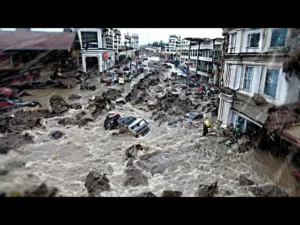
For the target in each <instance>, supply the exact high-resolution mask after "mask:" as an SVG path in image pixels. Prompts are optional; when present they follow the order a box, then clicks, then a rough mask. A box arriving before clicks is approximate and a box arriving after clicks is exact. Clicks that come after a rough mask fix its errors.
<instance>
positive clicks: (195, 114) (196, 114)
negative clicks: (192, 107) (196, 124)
mask: <svg viewBox="0 0 300 225" xmlns="http://www.w3.org/2000/svg"><path fill="white" fill-rule="evenodd" d="M202 117H203V115H202V114H200V113H199V112H189V113H187V114H186V115H185V116H184V119H185V120H189V121H192V120H196V119H200V118H202Z"/></svg>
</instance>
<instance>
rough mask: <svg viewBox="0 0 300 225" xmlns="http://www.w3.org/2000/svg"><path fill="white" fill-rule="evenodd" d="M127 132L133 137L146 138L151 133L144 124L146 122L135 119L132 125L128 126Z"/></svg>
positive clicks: (148, 127)
mask: <svg viewBox="0 0 300 225" xmlns="http://www.w3.org/2000/svg"><path fill="white" fill-rule="evenodd" d="M128 130H129V131H130V132H131V133H132V134H133V135H134V136H135V137H137V138H138V137H146V136H148V135H149V134H150V132H151V127H150V126H149V124H148V123H147V122H146V120H144V119H141V118H137V119H136V120H135V121H134V122H133V123H132V124H130V125H129V126H128Z"/></svg>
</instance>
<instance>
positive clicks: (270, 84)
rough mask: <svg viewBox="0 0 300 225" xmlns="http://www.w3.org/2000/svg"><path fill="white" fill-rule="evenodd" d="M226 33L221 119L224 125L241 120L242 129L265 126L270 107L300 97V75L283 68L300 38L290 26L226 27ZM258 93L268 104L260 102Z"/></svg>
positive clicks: (293, 101)
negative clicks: (257, 98) (257, 99)
mask: <svg viewBox="0 0 300 225" xmlns="http://www.w3.org/2000/svg"><path fill="white" fill-rule="evenodd" d="M223 35H224V37H225V43H224V48H223V50H224V52H223V53H224V64H223V74H222V82H221V83H222V87H223V89H222V92H221V94H220V96H219V98H220V105H219V112H218V121H220V122H221V123H222V126H223V127H227V126H228V125H229V124H233V125H234V126H235V125H236V124H237V122H239V123H240V124H242V127H241V128H242V131H246V130H247V129H248V128H249V127H250V128H251V127H253V126H257V127H260V128H262V127H263V125H264V123H265V122H266V119H267V118H268V108H269V107H271V106H272V105H275V106H280V105H284V104H292V103H295V102H297V101H298V100H299V96H300V92H299V90H300V89H299V88H300V81H299V78H298V77H297V76H287V74H286V73H285V72H284V71H283V64H284V62H285V61H286V60H288V58H289V56H290V54H291V52H292V49H293V47H292V46H291V44H293V45H295V43H296V42H298V40H299V37H297V35H295V33H294V32H292V29H287V28H276V29H272V28H253V29H249V28H248V29H247V28H235V29H228V28H223ZM294 40H296V42H295V41H294ZM258 95H259V96H261V97H262V98H264V99H265V103H262V104H261V103H257V101H256V100H255V96H258Z"/></svg>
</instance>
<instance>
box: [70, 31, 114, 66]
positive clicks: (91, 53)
mask: <svg viewBox="0 0 300 225" xmlns="http://www.w3.org/2000/svg"><path fill="white" fill-rule="evenodd" d="M76 31H77V34H78V38H79V42H80V54H81V59H82V67H83V70H84V72H86V71H87V70H90V69H91V68H92V67H93V68H94V66H95V65H98V70H97V71H98V72H103V71H104V70H107V69H109V68H110V67H112V66H114V65H115V51H114V49H113V41H112V37H114V34H113V29H110V28H77V29H76Z"/></svg>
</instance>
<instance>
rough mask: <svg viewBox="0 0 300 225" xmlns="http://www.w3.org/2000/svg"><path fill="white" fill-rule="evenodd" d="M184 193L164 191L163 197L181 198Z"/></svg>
mask: <svg viewBox="0 0 300 225" xmlns="http://www.w3.org/2000/svg"><path fill="white" fill-rule="evenodd" d="M181 195H182V192H181V191H169V190H166V191H163V193H162V196H161V197H181Z"/></svg>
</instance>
